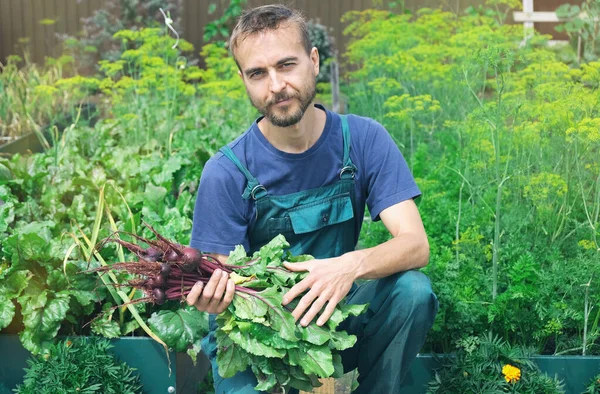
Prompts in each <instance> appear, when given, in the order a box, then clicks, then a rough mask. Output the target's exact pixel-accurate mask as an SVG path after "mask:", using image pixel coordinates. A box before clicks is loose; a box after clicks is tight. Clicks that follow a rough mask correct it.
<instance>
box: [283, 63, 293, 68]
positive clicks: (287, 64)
mask: <svg viewBox="0 0 600 394" xmlns="http://www.w3.org/2000/svg"><path fill="white" fill-rule="evenodd" d="M293 65H294V63H283V67H284V68H287V67H291V66H293Z"/></svg>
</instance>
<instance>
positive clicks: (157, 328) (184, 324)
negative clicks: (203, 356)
mask: <svg viewBox="0 0 600 394" xmlns="http://www.w3.org/2000/svg"><path fill="white" fill-rule="evenodd" d="M148 323H149V325H150V328H152V331H154V332H155V333H156V334H157V335H158V336H159V337H160V339H162V340H163V341H164V342H165V343H166V344H167V346H169V348H171V349H173V350H174V351H176V352H187V353H188V354H189V355H190V357H192V359H193V360H194V361H195V360H196V356H197V355H198V353H199V352H200V340H201V339H202V338H203V337H204V336H205V335H206V334H207V333H208V314H206V313H202V312H199V311H198V310H197V309H196V308H194V307H191V306H186V307H184V308H182V307H181V306H180V305H178V306H177V309H174V310H161V311H158V312H155V313H153V314H152V316H151V317H150V319H148Z"/></svg>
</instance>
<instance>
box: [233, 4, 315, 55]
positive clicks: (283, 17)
mask: <svg viewBox="0 0 600 394" xmlns="http://www.w3.org/2000/svg"><path fill="white" fill-rule="evenodd" d="M283 24H286V25H287V24H293V25H296V26H297V27H298V30H299V32H300V38H301V40H302V46H304V50H305V51H306V54H307V55H310V51H311V49H312V43H311V41H310V37H309V35H308V24H307V23H306V19H305V18H304V16H303V15H302V14H301V13H300V12H299V11H297V10H293V9H291V8H289V7H286V6H284V5H282V4H270V5H264V6H260V7H256V8H252V9H250V10H247V11H244V12H243V13H242V15H241V16H240V18H239V19H238V22H237V24H236V26H235V28H234V29H233V32H232V33H231V37H230V39H229V50H230V51H231V54H232V55H233V58H234V59H235V60H236V63H237V59H236V58H235V53H234V51H235V49H236V48H237V47H238V45H239V44H240V42H241V41H243V40H245V39H246V38H247V37H249V36H251V35H253V34H256V33H260V32H263V31H269V30H276V29H278V28H279V27H280V26H281V25H283ZM238 67H239V63H238Z"/></svg>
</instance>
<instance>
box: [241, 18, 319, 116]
mask: <svg viewBox="0 0 600 394" xmlns="http://www.w3.org/2000/svg"><path fill="white" fill-rule="evenodd" d="M235 54H236V58H237V61H238V64H239V65H240V68H241V76H242V79H243V80H244V84H245V85H246V91H247V92H248V97H249V98H250V101H251V102H252V105H254V106H255V107H256V109H258V110H259V111H260V113H261V114H263V115H264V116H265V118H267V119H268V120H269V121H270V122H271V123H272V124H273V125H275V126H278V127H288V126H292V125H294V124H296V123H298V122H299V121H300V120H301V119H302V117H303V116H304V112H305V111H306V109H307V108H308V106H309V105H310V104H311V103H312V101H313V100H314V98H315V87H316V77H317V75H318V74H319V54H318V52H317V49H316V48H313V49H312V51H311V53H310V55H308V54H307V53H306V51H305V50H304V46H303V45H302V41H301V37H300V32H299V29H298V28H297V27H296V26H295V25H283V26H281V27H280V28H279V29H277V30H273V31H267V32H263V33H259V34H254V35H251V36H248V37H246V39H245V40H243V41H242V42H241V43H240V44H239V45H238V47H237V48H236V50H235Z"/></svg>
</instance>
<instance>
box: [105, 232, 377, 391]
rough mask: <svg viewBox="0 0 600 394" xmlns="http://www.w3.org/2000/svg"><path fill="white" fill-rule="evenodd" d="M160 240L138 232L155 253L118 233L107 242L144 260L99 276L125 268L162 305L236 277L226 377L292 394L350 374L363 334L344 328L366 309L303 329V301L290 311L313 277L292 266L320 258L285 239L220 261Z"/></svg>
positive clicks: (221, 328) (220, 348)
mask: <svg viewBox="0 0 600 394" xmlns="http://www.w3.org/2000/svg"><path fill="white" fill-rule="evenodd" d="M146 226H147V227H148V228H149V229H150V230H151V231H152V232H153V233H154V235H155V236H156V239H155V240H148V239H144V238H142V237H140V236H136V235H133V234H130V235H131V236H133V238H135V239H136V240H138V241H140V242H143V243H145V244H146V245H148V247H147V248H144V247H142V246H139V245H136V244H133V243H129V242H126V241H123V240H121V239H119V238H117V237H115V236H113V237H109V238H108V239H107V240H106V241H108V242H110V241H112V242H117V243H119V244H120V245H122V246H123V247H125V248H127V249H128V250H129V251H131V252H132V253H133V254H135V255H136V256H137V257H138V261H136V262H124V263H115V264H112V265H108V266H104V267H100V268H96V269H94V270H93V271H100V272H102V271H108V270H121V271H126V272H129V273H131V274H134V275H136V279H132V280H130V281H128V282H127V283H126V284H125V285H128V286H133V287H135V288H137V289H141V290H143V291H144V294H145V297H142V298H139V299H136V300H134V301H133V302H136V303H137V302H151V303H155V304H158V305H161V304H164V303H165V302H167V301H169V300H180V301H185V298H186V296H187V295H188V294H189V292H190V290H191V288H192V287H193V286H194V284H195V283H196V282H198V281H202V282H204V283H206V282H208V280H209V279H210V276H211V275H212V273H213V272H214V271H215V270H216V269H220V270H223V271H226V272H228V273H229V275H230V278H231V279H232V280H233V281H234V283H235V290H236V291H235V296H234V298H233V301H232V303H231V305H230V306H229V307H228V308H227V309H226V310H225V311H224V312H223V313H221V314H219V315H218V316H217V318H216V319H217V324H218V329H217V331H216V333H215V336H216V340H217V364H218V366H219V374H220V375H221V376H222V377H225V378H227V377H232V376H234V375H235V374H236V373H237V372H240V371H244V370H246V369H248V368H251V369H252V372H253V373H254V375H255V376H256V377H257V380H258V385H257V386H256V387H255V388H256V389H257V390H259V391H270V392H279V393H286V392H288V391H289V389H290V388H296V389H300V390H304V391H312V389H313V388H314V387H318V386H320V382H319V381H318V378H325V377H331V376H334V377H339V376H341V375H342V374H343V367H342V362H341V356H340V355H339V352H340V351H342V350H344V349H347V348H349V347H352V346H353V345H354V343H355V342H356V337H355V336H353V335H349V334H347V333H346V332H345V331H337V327H338V325H339V324H340V323H341V322H342V321H343V320H344V319H346V318H347V317H348V316H350V315H355V316H356V315H358V314H360V313H362V312H363V311H364V310H365V309H366V305H349V304H345V303H344V302H343V301H342V302H341V303H340V304H338V306H337V307H336V310H335V312H334V313H333V315H332V316H331V318H330V319H329V321H328V322H327V323H326V324H325V325H323V326H322V327H319V326H317V325H316V324H314V323H311V324H310V325H309V326H308V327H302V326H301V325H299V324H296V322H295V321H294V317H293V316H292V314H291V310H293V308H294V307H295V305H296V304H297V302H298V301H299V300H298V299H296V300H294V301H293V302H292V303H290V304H289V305H287V306H286V307H284V306H282V299H283V295H284V294H285V293H286V292H287V291H288V290H289V289H290V288H291V287H292V286H294V285H295V284H296V283H298V282H299V281H300V280H302V278H304V277H305V275H306V273H303V272H300V273H296V272H292V271H289V270H288V269H286V268H285V267H284V266H283V262H284V261H289V262H298V261H306V260H309V259H312V256H309V255H301V256H292V255H291V254H290V253H289V251H287V249H288V248H289V247H290V245H289V244H288V242H287V241H286V240H285V238H284V237H283V236H282V235H279V236H277V237H275V238H274V239H273V240H272V241H271V242H270V243H268V244H267V245H265V246H263V247H262V248H261V249H260V250H259V251H257V252H255V253H254V255H253V256H252V257H248V256H247V255H246V251H245V250H244V248H243V247H241V246H238V247H237V248H236V249H235V250H234V251H233V252H231V254H230V255H229V259H228V260H227V264H223V263H221V262H219V261H218V260H217V259H216V258H214V257H213V256H211V255H210V254H206V253H202V252H200V251H198V250H196V249H193V248H191V247H186V246H183V245H180V244H177V243H174V242H171V241H170V240H168V239H166V238H165V237H163V236H161V235H160V234H159V233H158V232H157V231H156V230H154V229H153V228H152V227H151V226H150V225H148V224H146Z"/></svg>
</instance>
